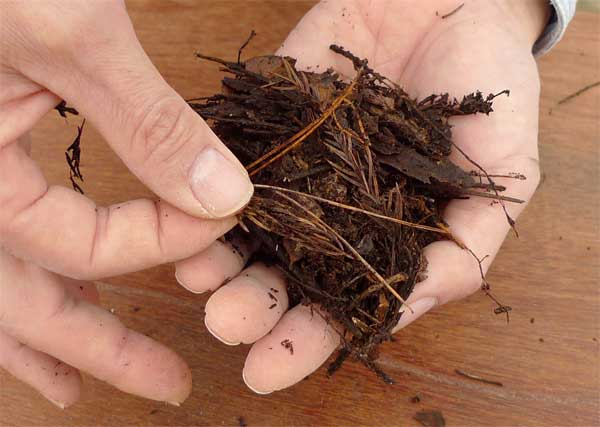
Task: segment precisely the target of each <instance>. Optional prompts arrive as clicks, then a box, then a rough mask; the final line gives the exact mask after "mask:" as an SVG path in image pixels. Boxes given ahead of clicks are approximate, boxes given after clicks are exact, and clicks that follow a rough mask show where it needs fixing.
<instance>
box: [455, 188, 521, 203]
mask: <svg viewBox="0 0 600 427" xmlns="http://www.w3.org/2000/svg"><path fill="white" fill-rule="evenodd" d="M462 194H464V195H467V196H474V197H485V198H487V199H494V200H503V201H505V202H512V203H525V200H521V199H516V198H514V197H508V196H501V195H499V194H498V195H496V194H490V193H484V192H481V191H471V190H463V191H462V192H461V195H462Z"/></svg>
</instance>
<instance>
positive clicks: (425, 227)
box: [254, 184, 452, 234]
mask: <svg viewBox="0 0 600 427" xmlns="http://www.w3.org/2000/svg"><path fill="white" fill-rule="evenodd" d="M254 188H260V189H262V188H264V189H267V190H272V191H275V192H278V191H279V192H284V193H290V194H296V195H298V196H302V197H306V198H309V199H313V200H316V201H319V202H323V203H327V204H329V205H332V206H336V207H338V208H341V209H346V210H349V211H354V212H360V213H363V214H365V215H369V216H372V217H375V218H380V219H385V220H387V221H391V222H395V223H396V224H400V225H405V226H407V227H411V228H418V229H420V230H426V231H433V232H434V233H441V234H452V233H451V232H450V231H448V230H444V229H441V228H436V227H430V226H428V225H422V224H416V223H414V222H409V221H404V220H402V219H397V218H392V217H389V216H385V215H382V214H378V213H376V212H372V211H368V210H366V209H362V208H357V207H356V206H350V205H345V204H343V203H338V202H336V201H333V200H329V199H324V198H322V197H319V196H314V195H312V194H308V193H303V192H301V191H296V190H291V189H289V188H283V187H277V186H274V185H266V184H254Z"/></svg>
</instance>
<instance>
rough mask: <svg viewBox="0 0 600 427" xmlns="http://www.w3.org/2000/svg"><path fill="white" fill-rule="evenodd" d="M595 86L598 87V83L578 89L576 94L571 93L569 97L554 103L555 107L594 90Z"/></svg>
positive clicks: (599, 84)
mask: <svg viewBox="0 0 600 427" xmlns="http://www.w3.org/2000/svg"><path fill="white" fill-rule="evenodd" d="M596 86H600V81H597V82H595V83H592V84H589V85H587V86H584V87H582V88H581V89H579V90H578V91H577V92H575V93H572V94H571V95H568V96H565V97H564V98H563V99H561V100H560V101H558V102H557V103H556V105H560V104H564V103H565V102H567V101H570V100H571V99H573V98H576V97H578V96H579V95H581V94H582V93H584V92H586V91H588V90H590V89H593V88H595V87H596Z"/></svg>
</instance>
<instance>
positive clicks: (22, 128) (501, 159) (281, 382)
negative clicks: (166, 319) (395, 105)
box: [0, 0, 549, 408]
mask: <svg viewBox="0 0 600 427" xmlns="http://www.w3.org/2000/svg"><path fill="white" fill-rule="evenodd" d="M456 6H457V2H455V1H450V0H436V1H428V2H416V1H408V0H391V1H384V0H379V1H372V2H367V1H345V2H341V1H333V0H330V1H324V2H322V3H320V4H318V5H317V6H316V7H315V8H313V9H312V10H311V11H310V12H309V13H308V14H307V15H306V16H305V17H304V18H303V19H302V21H301V22H300V23H299V24H298V26H297V27H296V28H295V29H294V30H293V31H292V32H291V33H290V35H289V36H288V38H287V40H286V41H285V43H284V44H283V45H282V47H281V48H280V50H279V52H278V53H279V54H286V55H290V56H293V57H296V58H298V65H299V66H300V67H308V66H314V67H316V66H317V65H319V66H320V67H323V68H327V67H329V66H331V67H334V68H335V69H337V70H338V71H340V72H341V73H342V74H343V75H346V76H350V75H351V73H352V70H351V66H350V64H349V63H348V62H347V61H346V60H345V59H342V58H339V57H337V56H335V55H334V54H333V53H331V52H330V51H329V50H328V46H329V45H330V44H331V43H334V42H335V43H338V44H340V45H343V46H344V47H346V48H348V49H350V50H351V51H352V52H353V53H355V54H356V55H358V56H360V57H365V58H368V59H369V62H370V65H371V66H372V67H373V68H375V69H376V70H377V71H378V72H380V73H381V74H384V75H386V76H388V77H389V78H390V79H392V80H394V81H396V82H398V83H400V84H401V85H402V86H403V87H404V88H405V89H406V90H407V91H408V92H409V94H411V95H412V96H415V97H423V96H427V95H429V94H431V93H440V92H449V93H450V94H451V95H454V96H457V97H459V96H462V95H463V94H465V93H469V92H472V91H473V90H475V89H480V90H482V91H485V92H494V93H496V92H499V91H501V90H503V89H510V90H511V96H510V98H498V99H497V100H496V101H495V104H494V110H495V111H494V113H492V114H491V115H490V116H489V117H486V116H473V117H460V118H455V119H454V121H453V125H454V129H453V135H454V141H455V143H456V144H457V145H459V146H460V147H461V148H462V149H463V150H465V151H466V152H467V153H469V155H470V156H471V157H472V158H474V159H475V160H476V161H477V162H479V164H481V165H482V166H483V167H484V168H486V170H487V171H488V172H489V173H507V172H514V171H518V172H520V173H523V174H524V175H526V176H527V180H525V181H521V180H505V181H503V180H499V183H500V184H502V185H506V186H507V191H506V194H507V195H509V196H513V197H517V198H520V199H523V200H529V199H530V198H531V196H532V194H533V192H534V190H535V188H536V186H537V182H538V179H539V171H538V164H537V159H538V153H537V126H538V125H537V120H538V100H539V80H538V73H537V68H536V64H535V61H534V58H533V56H532V54H531V47H532V45H533V42H534V41H535V40H536V39H537V37H538V36H539V34H540V33H541V31H542V28H543V27H544V25H545V22H547V19H548V13H549V11H548V7H547V6H546V5H545V2H544V1H543V0H531V1H518V0H516V1H509V0H507V1H500V0H498V1H491V0H490V1H486V2H469V3H467V4H465V6H464V7H463V8H462V9H461V10H460V11H459V12H458V13H456V14H455V15H453V16H452V17H450V18H448V19H444V20H442V19H441V18H440V16H438V15H442V14H444V13H447V12H449V11H451V10H453V9H454V8H455V7H456ZM0 8H1V12H2V18H1V19H2V25H1V26H0V34H1V39H0V48H1V50H0V82H1V85H0V87H2V91H1V92H0V205H1V206H2V209H1V210H0V292H1V295H2V298H0V366H2V367H3V368H4V369H6V370H7V371H9V372H11V373H12V374H13V375H15V376H16V377H18V378H20V379H21V380H23V381H25V382H27V383H28V384H30V385H31V386H33V387H34V388H36V389H38V390H39V391H40V393H42V394H43V395H44V396H45V397H46V398H48V399H49V400H51V401H53V402H54V403H55V404H57V405H58V406H59V407H63V408H64V407H66V406H69V405H71V404H72V403H74V402H75V401H76V400H77V399H78V397H79V394H80V389H81V378H80V375H79V370H83V371H85V372H87V373H89V374H91V375H93V376H95V377H97V378H99V379H102V380H105V381H107V382H109V383H111V384H113V385H114V386H116V387H117V388H119V389H121V390H124V391H126V392H130V393H134V394H138V395H140V396H144V397H147V398H150V399H156V400H162V401H167V402H171V403H176V404H177V403H180V402H182V401H183V400H184V399H185V398H186V397H187V396H188V394H189V392H190V389H191V373H190V371H189V368H188V367H187V365H186V364H185V362H184V361H183V360H182V359H181V358H180V357H179V356H177V355H176V354H175V353H174V352H173V351H171V350H170V349H168V348H166V347H164V346H162V345H161V344H159V343H157V342H155V341H153V340H151V339H150V338H148V337H145V336H143V335H141V334H139V333H137V332H135V331H132V330H129V329H127V328H125V327H124V326H123V325H122V324H121V323H120V321H119V320H118V319H117V318H116V317H115V316H114V315H112V314H110V313H109V312H107V311H106V310H104V309H102V308H100V307H99V306H98V293H97V291H96V290H95V287H94V285H93V283H92V282H91V280H94V279H99V278H104V277H108V276H114V275H118V274H122V273H125V272H129V271H135V270H139V269H143V268H147V267H151V266H154V265H158V264H162V263H165V262H172V261H176V277H177V279H178V281H179V282H180V283H181V284H182V285H183V286H185V287H186V288H187V289H189V290H191V291H192V292H196V293H199V292H204V291H207V290H215V292H214V294H213V295H212V296H211V298H210V300H209V302H208V304H207V307H206V312H207V314H206V319H205V323H206V325H207V327H208V328H209V330H210V331H211V333H213V335H215V336H217V337H218V338H219V339H220V340H221V341H223V342H226V343H228V344H237V343H241V342H244V343H254V345H253V347H252V349H251V350H250V353H249V355H248V358H247V361H246V365H245V367H244V372H243V376H244V379H245V381H246V383H247V384H248V386H249V387H250V388H251V389H253V390H254V391H256V392H258V393H269V392H272V391H274V390H279V389H282V388H285V387H288V386H290V385H292V384H294V383H295V382H297V381H298V380H300V379H301V378H303V377H304V376H306V375H307V374H308V373H310V372H312V371H313V370H315V369H316V368H318V366H319V365H320V364H321V363H322V362H323V361H324V360H325V359H326V358H327V357H328V356H329V355H330V354H331V352H332V351H333V350H334V349H335V348H336V346H337V345H338V342H339V339H338V337H337V335H336V333H335V332H334V331H333V330H332V328H331V327H330V326H329V325H328V324H327V323H326V322H325V321H324V320H323V317H321V316H313V315H311V310H309V309H308V308H306V307H295V308H293V309H291V310H289V311H287V312H286V310H285V309H287V297H286V296H285V282H284V280H283V279H282V277H281V275H279V274H278V272H277V271H276V270H275V269H273V268H267V267H265V266H262V265H253V266H250V267H248V268H247V269H246V270H242V269H243V268H244V262H243V260H242V259H240V256H239V254H237V253H235V252H234V251H233V250H232V248H231V247H229V246H228V245H226V244H223V243H220V242H214V240H215V239H216V238H217V237H218V236H220V235H222V234H223V233H224V232H226V231H227V230H229V229H230V228H231V227H232V226H234V225H235V219H234V218H233V217H232V216H231V214H233V213H235V212H237V211H238V210H239V209H241V208H242V207H243V206H244V205H245V204H246V203H247V201H248V200H249V198H250V196H251V194H252V187H251V185H250V183H249V181H248V178H247V175H246V174H245V171H244V170H243V168H242V167H241V165H240V164H239V163H238V162H237V160H236V159H235V158H234V157H233V156H232V155H231V153H230V152H229V151H228V150H227V149H226V148H225V147H224V146H223V145H222V143H221V142H220V141H219V140H218V138H216V136H215V135H214V134H213V133H212V132H211V131H210V129H208V127H207V126H206V124H205V123H204V122H203V121H202V120H201V119H200V118H199V117H198V116H197V115H196V114H195V113H193V112H192V111H191V110H190V109H189V108H188V107H187V106H186V105H185V102H184V101H183V100H182V99H181V98H180V97H179V96H178V95H177V94H176V93H175V92H174V91H173V90H172V89H171V88H170V87H169V86H168V85H167V84H166V83H165V82H164V80H163V79H162V78H161V77H160V75H159V74H158V72H157V71H156V69H155V68H154V67H153V65H152V64H151V62H150V60H149V59H148V58H147V56H146V55H145V53H144V52H143V49H142V48H141V46H140V45H139V42H138V41H137V38H136V36H135V33H134V31H133V28H132V25H131V22H130V20H129V17H128V16H127V13H126V10H125V7H124V5H123V3H122V2H110V3H108V2H81V3H79V2H68V1H46V2H44V3H22V2H8V1H5V2H3V3H2V5H1V6H0ZM436 12H438V13H437V14H436ZM60 99H65V100H67V101H68V103H69V104H70V105H74V106H75V107H76V108H77V109H78V110H79V111H80V112H81V113H82V114H83V115H84V116H85V117H87V119H88V120H90V121H91V122H92V123H93V124H94V126H95V127H96V128H97V129H99V131H100V132H101V133H102V134H103V136H104V137H105V139H106V140H107V142H108V143H109V144H110V145H111V147H112V148H113V149H114V150H115V152H116V153H117V154H118V155H119V156H120V157H121V158H122V159H123V161H124V162H125V164H126V165H127V166H128V167H129V169H130V170H131V171H132V172H133V173H134V174H135V175H136V176H138V177H139V178H140V179H141V180H142V181H143V182H144V183H145V184H146V185H147V186H148V187H149V188H150V189H152V190H153V191H154V192H155V193H156V194H157V195H158V196H159V197H160V199H161V200H162V201H160V202H158V201H151V200H136V201H131V202H129V203H127V204H123V205H121V206H119V207H120V209H117V207H115V206H113V207H106V208H103V207H96V206H95V205H94V204H93V202H91V201H90V200H88V199H87V198H85V197H84V196H82V195H80V194H78V193H75V192H73V191H71V190H67V189H65V188H62V187H49V186H48V185H47V183H46V181H45V180H44V178H43V176H42V174H41V171H40V169H39V167H38V166H37V165H36V164H35V163H34V162H33V161H32V160H31V158H30V157H29V156H28V147H29V142H28V132H29V130H30V129H31V128H32V127H33V126H34V125H35V123H36V122H37V121H38V120H39V119H40V118H41V117H42V116H43V115H44V114H45V113H46V112H48V111H49V110H50V109H52V108H53V107H54V106H55V105H56V104H57V103H58V101H59V100H60ZM132 112H137V113H132ZM453 160H455V161H456V162H457V163H458V164H459V165H461V166H463V167H464V168H466V169H468V170H471V169H472V165H470V164H469V163H468V162H466V161H465V159H464V158H462V157H461V156H460V155H458V154H457V153H454V154H453ZM217 171H218V172H217ZM220 182H226V183H227V185H226V186H225V187H223V186H220V185H219V183H220ZM524 206H525V205H507V209H508V211H509V213H510V215H511V216H512V217H513V218H516V217H517V216H518V215H519V213H520V212H521V211H522V210H523V208H524ZM444 218H445V220H446V221H447V222H448V223H449V224H450V226H451V229H452V231H453V233H454V234H455V235H456V236H458V237H459V238H460V239H461V240H462V241H463V242H465V243H466V244H467V246H469V247H470V248H471V249H472V250H473V251H474V252H475V253H476V254H478V255H479V256H480V257H483V256H484V255H489V257H488V258H486V260H485V261H484V263H483V268H484V270H487V269H488V268H489V265H490V263H491V262H492V260H493V258H494V256H495V254H496V253H497V251H498V249H499V248H500V246H501V244H502V241H503V240H504V237H505V235H506V233H507V231H508V229H509V226H508V223H507V221H506V217H505V216H504V213H503V211H502V210H501V208H500V207H499V206H498V205H497V204H496V205H490V204H489V201H485V200H479V199H469V200H457V201H453V202H451V203H450V204H449V205H448V207H447V208H446V211H445V213H444ZM73 242H77V246H75V244H74V243H73ZM125 247H126V248H127V253H128V257H127V258H126V259H123V257H122V256H121V254H122V253H123V248H125ZM250 250H251V249H250V248H247V250H246V252H247V253H248V252H250ZM425 255H426V257H427V259H428V262H429V264H428V271H427V276H428V277H427V279H426V280H425V281H423V282H421V283H419V284H418V285H417V287H416V288H415V291H414V293H413V294H412V295H411V297H410V299H409V301H408V302H409V304H410V305H411V307H412V309H413V311H414V313H413V312H408V311H407V312H406V313H404V315H403V316H402V320H401V324H399V325H398V329H400V328H402V327H404V326H406V325H407V324H408V323H410V322H411V321H412V320H415V319H416V318H417V317H418V316H419V315H422V314H423V313H425V312H426V311H428V310H429V309H431V308H433V307H435V306H438V305H441V304H444V303H447V302H449V301H453V300H456V299H459V298H462V297H464V296H466V295H468V294H470V293H472V292H474V291H475V290H477V289H479V287H480V274H479V269H478V266H477V263H475V262H474V260H473V258H472V257H471V256H470V255H469V254H468V253H466V252H465V251H462V250H460V249H459V248H458V247H456V246H455V245H453V244H452V243H450V242H436V243H433V244H432V245H430V246H428V247H427V248H426V249H425ZM240 272H241V274H239V275H238V276H237V277H235V278H234V279H233V280H232V281H230V282H229V283H228V284H227V285H224V286H220V284H221V283H222V282H223V278H225V277H233V276H235V275H237V274H238V273H240ZM271 287H275V288H277V289H278V290H279V291H280V292H279V294H278V295H279V298H280V300H281V302H282V303H281V304H280V306H281V310H280V311H277V310H268V309H267V306H268V305H266V304H264V302H262V301H261V300H260V295H264V289H265V288H271ZM73 325H77V327H76V328H74V327H73ZM269 332H271V333H270V334H269ZM283 339H290V340H292V341H293V342H294V355H293V363H290V362H291V359H290V354H289V352H287V351H285V349H283V347H281V346H280V345H279V343H280V342H281V341H282V340H283ZM272 343H276V345H272ZM269 347H272V348H273V349H274V350H273V351H267V349H268V348H269ZM58 362H62V363H61V364H60V365H59V366H60V369H62V370H64V372H65V373H70V374H71V375H61V376H59V377H56V378H54V370H48V369H44V368H46V367H49V366H56V364H57V363H58ZM26 366H27V369H25V367H26ZM50 371H51V372H50Z"/></svg>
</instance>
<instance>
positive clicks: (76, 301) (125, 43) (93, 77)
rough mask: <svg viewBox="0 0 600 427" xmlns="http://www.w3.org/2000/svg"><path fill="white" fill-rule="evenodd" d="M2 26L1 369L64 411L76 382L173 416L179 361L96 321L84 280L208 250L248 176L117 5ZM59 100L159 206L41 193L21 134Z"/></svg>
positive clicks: (185, 379)
mask: <svg viewBox="0 0 600 427" xmlns="http://www.w3.org/2000/svg"><path fill="white" fill-rule="evenodd" d="M0 15H1V16H2V25H0V87H1V88H2V91H1V93H0V206H1V208H0V295H1V298H0V366H2V367H3V368H4V369H6V370H7V371H9V372H11V373H12V374H14V375H15V376H16V377H18V378H20V379H21V380H23V381H25V382H26V383H28V384H30V385H31V386H33V387H34V388H36V389H38V390H39V391H40V392H41V393H42V394H43V395H44V396H45V397H47V398H48V399H50V400H51V401H53V402H55V403H56V404H57V405H58V406H60V407H63V408H64V407H66V406H68V405H70V404H72V403H73V402H74V401H75V400H77V398H78V396H79V393H80V387H81V378H80V375H79V372H78V369H80V370H83V371H86V372H88V373H89V374H91V375H93V376H95V377H97V378H99V379H102V380H105V381H107V382H109V383H111V384H113V385H115V386H116V387H118V388H120V389H121V390H125V391H127V392H130V393H135V394H138V395H141V396H144V397H148V398H151V399H157V400H162V401H168V402H172V403H179V402H181V401H183V400H184V399H185V398H186V397H187V395H188V394H189V392H190V388H191V374H190V372H189V369H188V367H187V366H186V364H185V362H183V360H182V359H181V358H179V356H177V355H176V354H175V353H174V352H173V351H171V350H169V349H168V348H166V347H164V346H162V345H161V344H159V343H157V342H155V341H153V340H151V339H150V338H148V337H146V336H144V335H141V334H139V333H137V332H134V331H132V330H129V329H127V328H125V327H124V326H123V325H122V324H121V322H119V320H118V319H117V318H116V317H115V316H113V315H112V314H110V313H109V312H107V311H106V310H104V309H102V308H100V307H99V306H98V293H97V291H96V289H95V287H94V285H93V283H92V282H91V280H93V279H98V278H101V277H106V276H113V275H117V274H122V273H125V272H130V271H134V270H139V269H143V268H147V267H151V266H154V265H157V264H161V263H165V262H170V261H174V260H178V259H182V258H186V257H189V256H191V255H192V254H194V253H198V252H199V251H201V250H203V249H204V248H206V247H207V246H208V245H209V244H210V243H212V242H213V241H214V239H216V238H217V237H219V236H220V235H222V234H223V233H224V232H226V231H227V230H229V229H230V228H231V227H232V226H234V225H235V223H236V221H235V219H234V218H232V217H231V216H230V215H232V214H233V213H235V212H236V211H238V210H239V209H241V208H242V207H243V206H244V205H245V204H246V203H247V202H248V200H249V199H250V197H251V195H252V185H251V183H250V181H249V179H248V176H247V174H246V171H245V170H244V169H243V167H242V166H241V165H240V164H239V163H238V161H237V160H236V159H235V157H234V156H233V155H232V154H231V153H230V152H229V151H228V150H227V149H226V148H225V147H224V146H223V144H222V143H221V142H220V141H219V140H218V138H217V137H216V136H215V135H214V134H213V133H212V131H211V130H210V129H209V128H208V126H207V125H206V123H204V122H203V121H202V120H201V119H200V118H199V116H198V115H197V114H196V113H194V112H193V111H192V110H191V109H190V108H189V107H188V106H187V105H186V103H185V102H184V100H183V99H182V98H181V97H179V96H178V95H177V94H176V93H175V92H174V91H173V89H171V88H170V87H169V86H168V85H167V84H166V83H165V81H164V80H163V79H162V77H161V76H160V74H159V73H158V71H157V70H156V69H155V68H154V66H153V65H152V63H151V62H150V60H149V59H148V57H147V56H146V54H145V53H144V51H143V50H142V48H141V46H140V44H139V42H138V40H137V38H136V36H135V33H134V31H133V28H132V25H131V22H130V20H129V17H128V15H127V12H126V10H125V7H124V4H123V3H122V2H72V1H65V0H61V1H58V0H57V1H45V2H16V1H15V2H9V1H4V2H2V4H1V5H0ZM61 99H64V100H66V101H67V103H68V104H69V105H72V106H74V107H76V108H77V109H78V110H79V112H81V113H82V114H83V115H84V116H85V117H87V119H88V120H89V121H90V122H91V123H92V124H93V125H94V126H95V127H96V128H97V129H98V130H99V131H100V132H101V133H102V134H103V136H104V137H105V139H106V140H107V141H108V143H109V144H110V145H111V146H112V148H113V149H114V150H115V151H116V152H117V154H118V155H119V156H120V157H121V158H122V160H123V161H124V162H125V164H126V165H127V166H128V167H129V169H131V171H132V172H133V173H134V174H135V175H137V176H138V177H139V178H140V179H141V180H142V181H143V182H144V183H145V184H147V185H148V187H150V188H151V189H152V190H153V191H154V192H155V193H156V194H157V195H158V196H159V197H160V198H161V200H159V201H152V200H134V201H130V202H127V203H123V204H120V205H118V206H110V207H108V208H103V207H96V206H95V205H94V203H93V202H92V201H91V200H89V199H87V198H86V197H84V196H83V195H81V194H79V193H76V192H74V191H72V190H69V189H66V188H63V187H58V186H48V184H47V183H46V181H45V179H44V177H43V175H42V173H41V171H40V169H39V168H38V166H37V165H36V164H35V163H34V162H33V161H32V159H31V158H30V157H29V148H28V147H29V143H28V136H27V134H28V132H29V130H30V129H31V128H32V127H33V126H34V125H35V123H36V122H37V121H38V120H39V119H40V118H41V117H42V116H43V115H44V114H46V113H47V112H48V111H50V110H51V109H52V108H53V107H54V106H56V105H57V104H58V103H59V101H60V100H61ZM57 149H58V148H57ZM202 218H204V219H202Z"/></svg>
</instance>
